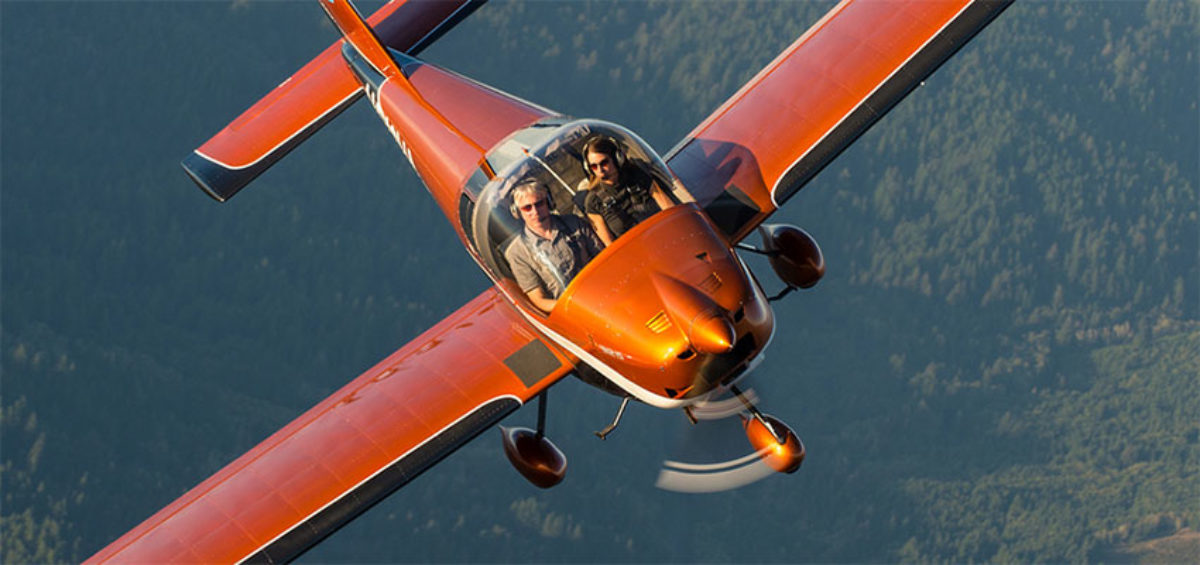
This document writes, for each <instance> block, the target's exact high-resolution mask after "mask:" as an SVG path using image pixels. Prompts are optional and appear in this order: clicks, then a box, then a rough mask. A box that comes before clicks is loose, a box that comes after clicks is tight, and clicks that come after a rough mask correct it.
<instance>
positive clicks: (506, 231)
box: [89, 0, 1009, 563]
mask: <svg viewBox="0 0 1200 565" xmlns="http://www.w3.org/2000/svg"><path fill="white" fill-rule="evenodd" d="M1008 3H1009V1H1008V0H1001V1H981V0H938V1H930V0H893V1H889V2H878V1H871V0H844V1H843V2H842V3H840V4H838V5H837V6H836V7H834V8H833V9H832V10H831V11H830V12H829V13H828V14H826V15H825V16H824V17H823V18H822V19H821V20H820V21H818V22H817V23H816V24H815V25H813V26H812V28H810V29H809V30H808V31H807V32H805V33H804V34H803V35H802V36H801V37H800V38H799V39H797V40H796V41H795V42H794V43H793V44H792V45H791V46H790V47H788V48H787V49H786V50H785V51H784V52H783V53H781V54H780V55H779V56H778V57H777V58H776V59H775V60H774V61H772V62H771V63H770V64H769V65H767V67H766V68H764V69H763V70H762V71H761V72H759V73H758V75H757V76H755V77H754V78H753V79H751V80H750V81H749V82H748V83H746V84H745V85H744V86H743V87H742V88H741V89H740V90H739V91H738V92H737V93H736V94H734V95H733V96H732V97H731V98H730V99H729V100H728V101H726V102H725V103H724V104H723V105H721V106H720V107H719V108H718V109H717V110H716V111H715V112H713V113H712V115H710V116H709V117H708V118H707V119H705V120H704V121H703V122H701V123H700V124H699V125H698V126H697V127H696V128H695V129H694V130H692V132H691V133H689V134H687V136H685V137H684V138H683V139H682V140H681V141H680V142H679V143H678V144H677V145H676V146H675V147H674V148H673V149H672V150H671V151H670V152H668V153H667V154H666V156H665V157H659V156H658V154H656V153H655V151H654V150H653V149H651V148H650V147H649V146H648V145H647V144H646V143H645V142H643V141H642V140H641V139H640V138H638V136H637V135H635V134H633V133H632V132H630V131H629V130H627V129H625V128H622V127H620V126H618V125H615V124H611V123H606V122H602V121H597V120H578V119H573V118H570V117H567V116H563V115H561V114H558V113H556V112H554V111H552V110H548V109H546V108H543V107H541V106H538V105H536V104H533V103H530V102H526V101H524V100H521V99H519V98H516V97H514V96H511V95H508V94H505V93H503V92H500V91H498V90H496V89H494V88H491V87H488V86H485V85H483V84H480V83H478V82H474V81H472V80H471V79H468V78H465V77H463V76H461V75H458V74H455V73H452V72H449V71H446V70H444V69H441V68H438V67H437V66H435V65H432V64H429V63H426V62H424V61H421V60H420V59H417V58H416V55H417V54H419V53H420V51H421V50H422V49H424V48H425V47H427V46H428V45H430V44H431V43H432V42H433V41H435V40H436V39H437V38H438V37H440V36H441V35H442V34H443V33H445V32H446V31H447V30H448V29H450V28H451V27H453V26H454V25H455V24H456V23H457V22H459V21H460V20H462V19H463V18H465V17H466V16H467V15H468V14H470V13H471V12H472V11H473V10H475V9H476V8H477V7H478V5H479V4H481V2H479V1H477V0H438V1H428V0H419V1H418V0H413V1H409V0H394V1H392V2H390V3H388V4H386V5H385V6H383V7H382V8H380V9H379V10H378V11H377V12H376V13H375V14H374V15H372V16H371V17H370V18H369V19H367V20H364V19H363V18H362V17H361V16H360V15H359V14H358V13H357V12H356V11H355V9H354V7H353V6H351V5H350V3H349V2H348V0H320V4H321V6H322V7H323V8H324V9H325V11H326V13H327V14H328V15H329V17H330V19H331V20H333V22H334V24H335V25H336V26H337V28H338V29H339V30H340V31H341V33H342V35H343V38H342V39H340V40H338V41H337V42H336V43H334V44H333V45H332V46H330V47H329V48H327V49H326V50H325V51H324V52H322V53H321V54H320V55H318V56H317V57H316V58H315V59H313V60H312V61H311V62H310V63H308V64H307V65H305V66H304V67H303V68H301V69H300V70H299V71H298V72H297V73H295V74H294V75H292V77H291V78H289V79H288V80H286V81H284V82H283V83H282V84H280V85H279V86H278V87H277V88H275V90H273V91H272V92H271V93H270V94H268V95H267V96H266V97H264V98H263V99H262V100H260V101H259V102H258V103H256V104H255V105H254V106H252V107H251V108H250V109H249V110H247V111H246V112H245V113H243V114H242V115H241V116H240V117H238V118H237V119H236V120H234V121H233V122H232V123H230V124H229V126H227V127H226V128H225V129H223V130H222V131H221V132H219V133H218V134H217V135H216V136H214V137H213V138H212V139H210V140H209V141H207V142H206V143H204V144H203V145H202V146H201V147H200V148H199V149H197V150H196V151H195V152H194V153H192V154H191V155H188V156H187V157H186V158H185V159H184V161H183V167H184V169H185V170H186V171H187V173H188V174H189V175H190V176H191V178H192V179H193V180H194V181H195V182H196V183H197V184H199V185H200V187H201V188H203V189H204V190H205V191H206V192H207V193H208V194H209V195H211V196H212V197H213V198H216V199H217V200H220V201H225V200H227V199H228V198H230V197H232V196H233V195H234V194H235V193H237V192H238V191H239V190H241V189H242V187H244V186H245V185H246V184H248V183H249V182H250V181H251V180H253V179H254V178H255V177H256V176H257V175H259V174H260V173H262V172H263V171H264V170H266V169H267V168H268V167H270V166H271V165H272V164H274V163H275V162H276V161H278V160H279V159H280V158H282V157H283V156H284V155H286V154H287V153H288V152H289V151H290V150H292V149H293V148H295V147H296V146H297V145H299V144H300V143H301V142H302V141H304V140H305V139H306V138H308V136H310V135H312V134H313V133H314V132H315V131H316V130H318V129H320V128H321V126H323V125H324V124H326V123H328V122H329V121H330V120H332V119H333V118H334V117H336V116H337V115H338V113H339V112H341V111H342V110H344V109H345V108H347V107H348V106H349V105H350V104H352V103H354V102H355V101H356V100H358V99H359V98H360V97H363V96H365V98H366V99H367V100H368V101H369V103H370V104H371V105H372V107H374V108H375V110H376V111H377V112H378V114H379V117H380V118H381V119H382V120H383V123H384V125H385V126H386V127H387V130H388V131H389V132H390V133H391V135H392V137H393V138H394V139H395V141H396V143H397V144H398V145H399V146H400V151H401V153H403V154H404V157H405V158H406V159H408V161H409V162H410V163H411V164H412V166H413V168H414V169H416V172H417V174H418V175H419V176H420V178H421V179H422V181H424V183H425V185H426V187H428V190H429V192H430V194H431V195H432V196H433V197H434V199H435V200H436V201H437V203H438V205H439V206H440V207H441V209H442V212H443V213H444V214H445V215H446V218H447V219H448V220H449V221H450V223H451V225H453V226H454V228H455V230H456V231H457V233H458V236H459V238H460V239H461V240H462V243H463V245H464V246H465V247H466V249H467V252H468V254H469V255H470V256H471V258H472V259H474V260H475V261H476V262H477V263H478V264H479V266H480V267H481V268H482V269H483V270H484V272H485V273H487V275H488V277H490V278H491V280H492V281H493V283H494V285H493V286H492V287H491V288H488V289H486V290H484V291H483V292H482V293H481V294H480V295H479V296H478V297H476V298H475V299H473V300H471V301H470V302H468V303H467V304H466V305H464V306H463V307H461V308H460V309H459V310H458V311H456V312H454V313H453V314H451V315H450V316H449V317H447V318H446V319H445V320H443V321H442V322H440V323H438V324H437V325H436V326H434V327H433V328H431V329H429V330H428V331H426V332H425V333H424V334H422V335H421V336H419V337H417V338H416V339H415V340H413V341H412V342H411V343H408V344H407V345H405V346H403V347H401V348H400V349H399V350H398V351H396V352H395V353H393V354H392V355H391V356H389V357H388V358H386V359H384V360H383V361H382V362H380V363H379V364H378V365H376V366H375V367H373V368H371V369H370V370H368V371H367V372H366V373H364V374H363V375H361V376H359V377H358V378H356V379H354V380H353V381H351V382H350V383H348V384H347V385H345V386H344V387H343V388H342V389H340V390H338V391H337V392H336V393H334V394H333V395H332V396H330V397H329V398H327V399H326V400H324V401H322V402H321V403H320V404H318V405H317V406H315V407H314V408H312V409H311V410H309V411H308V412H306V413H304V414H303V415H301V416H300V417H299V418H297V419H296V420H295V421H293V422H292V423H290V424H289V425H288V426H286V427H284V428H283V429H282V430H280V431H278V432H276V433H275V434H274V435H272V436H271V437H269V438H267V439H266V440H265V441H263V442H262V443H261V444H259V445H258V446H257V447H255V448H254V449H252V450H251V451H250V452H248V453H246V454H245V455H243V456H241V457H239V458H238V459H236V460H235V461H233V462H232V463H230V464H229V465H227V466H226V467H225V468H223V469H222V470H221V471H219V472H218V473H217V474H215V475H213V476H212V477H210V478H209V479H207V480H205V481H204V482H202V483H201V484H200V485H198V486H196V487H195V488H193V489H192V490H190V491H189V492H187V493H186V494H184V495H183V496H182V497H181V498H179V499H178V500H176V501H175V502H173V503H172V504H170V505H169V506H167V507H166V508H164V509H162V510H161V511H159V512H158V513H156V514H154V515H153V516H151V517H150V518H149V519H147V520H146V521H145V522H143V523H142V524H141V525H139V526H137V527H136V528H134V529H133V530H131V531H130V532H128V533H127V534H125V535H124V536H122V537H121V538H119V539H117V540H116V541H114V542H113V543H112V544H110V545H109V546H108V547H106V548H104V549H103V550H101V551H100V552H99V553H97V554H96V555H94V556H93V557H92V558H91V559H89V562H93V563H98V562H108V561H115V562H168V561H171V562H178V561H190V562H242V561H252V562H278V561H288V560H291V559H294V558H295V557H297V556H298V555H300V554H301V553H303V552H304V551H305V550H307V549H308V548H310V547H312V546H313V545H314V544H316V543H317V542H319V541H320V540H322V539H323V538H325V537H326V536H328V535H330V534H331V533H332V532H334V531H335V530H337V529H338V528H340V527H341V526H343V525H344V524H346V523H347V522H349V521H350V520H352V519H353V518H354V517H356V516H358V515H359V514H361V513H362V512H364V511H365V510H366V509H368V508H369V507H371V506H372V505H374V504H375V503H377V502H379V501H380V500H382V499H383V498H384V497H386V496H387V495H389V494H391V493H392V492H394V491H395V490H396V489H398V488H400V487H401V486H402V485H404V484H405V483H407V482H408V481H410V480H412V479H413V478H414V477H416V476H417V475H419V474H420V473H421V472H423V471H425V470H426V469H428V468H430V467H431V466H433V465H434V464H435V463H437V462H438V461H440V460H441V459H442V458H444V457H446V456H447V455H449V454H450V453H451V452H453V451H454V450H455V449H457V448H458V447H460V446H462V445H463V444H464V443H466V442H467V441H469V440H471V439H472V438H474V437H475V436H477V435H479V434H480V433H482V432H483V431H485V430H487V429H488V428H490V427H492V426H494V425H496V424H497V423H498V422H500V421H501V420H502V419H503V418H504V417H505V416H507V415H508V414H511V413H512V412H514V411H515V410H517V409H518V408H520V407H521V406H522V405H523V404H525V403H526V402H529V401H531V400H533V399H534V398H537V399H539V402H538V409H539V410H538V411H539V417H538V425H537V430H529V429H523V428H501V431H502V438H503V445H504V450H505V453H506V455H507V456H508V458H509V459H510V460H511V462H512V463H513V465H514V466H515V467H516V468H517V470H518V471H520V472H521V474H522V475H524V476H525V477H526V478H527V479H529V480H530V481H531V482H532V483H534V484H536V485H538V486H540V487H549V486H552V485H554V484H557V483H558V482H559V481H561V480H562V478H563V476H564V472H565V470H566V458H565V457H564V456H563V454H562V453H561V452H560V451H559V450H558V449H557V448H556V447H555V446H554V444H552V443H551V442H550V441H549V440H548V439H546V438H545V436H544V429H543V425H544V421H545V409H546V393H547V389H548V388H549V387H550V386H551V385H553V384H554V383H556V382H558V381H559V380H560V379H562V378H563V377H565V376H567V375H571V374H574V375H577V376H578V377H580V378H581V379H583V380H584V381H585V382H588V383H589V384H593V385H595V386H597V387H599V388H601V389H603V390H606V391H608V392H611V393H613V394H616V395H617V396H619V397H621V398H622V399H623V400H622V404H621V410H620V411H619V412H618V413H617V417H616V419H615V420H614V421H613V423H612V424H611V425H610V426H608V427H607V428H605V429H604V430H602V431H600V432H597V435H600V436H601V437H602V438H603V437H604V436H605V435H607V433H608V432H610V431H612V429H613V428H614V427H615V426H616V424H617V423H618V421H619V420H620V416H621V413H623V411H624V409H625V406H626V404H627V403H628V402H629V400H631V399H633V400H638V401H640V402H643V403H645V404H648V405H650V406H654V407H658V408H664V409H680V410H682V411H684V413H685V414H686V415H687V416H688V417H689V418H691V419H692V421H693V422H695V421H696V419H697V418H705V417H709V416H710V415H711V413H714V412H721V411H725V412H729V411H730V404H733V406H734V410H732V411H733V412H736V413H740V414H741V416H742V420H743V423H744V426H745V431H746V436H747V439H748V441H749V444H750V446H751V447H752V448H753V449H754V459H755V461H756V462H759V463H761V464H763V465H764V466H765V467H766V468H769V469H772V470H773V471H772V472H774V471H778V472H783V473H791V472H793V471H795V470H796V469H797V468H798V467H799V466H800V464H801V462H802V461H803V459H804V454H805V451H804V446H803V444H802V443H801V442H800V440H799V439H798V438H797V437H796V434H795V433H794V432H793V431H792V430H791V429H789V428H788V427H787V426H786V425H784V424H783V423H782V422H780V421H779V420H777V419H775V418H772V417H770V416H767V415H764V414H762V413H761V412H760V411H759V410H758V409H757V408H756V407H755V404H754V401H753V398H752V397H751V395H749V394H746V393H745V392H743V391H742V390H740V389H739V388H738V384H739V381H740V379H741V378H742V377H743V376H744V375H746V374H747V373H748V372H749V371H750V369H751V368H753V367H754V365H755V363H756V361H757V360H759V359H760V354H761V353H762V351H763V350H764V349H765V348H766V347H767V345H768V344H769V343H770V341H771V338H772V335H773V334H774V328H775V320H774V316H773V314H772V310H771V307H770V306H769V304H768V303H769V301H770V300H772V299H774V298H777V297H771V298H768V297H767V296H766V295H765V294H764V292H763V290H762V289H761V288H760V286H759V283H758V281H757V280H756V279H755V278H754V276H753V275H751V273H750V270H749V269H748V267H747V266H746V264H745V263H744V262H743V261H742V259H741V258H740V257H739V256H738V254H737V253H736V252H735V249H744V250H750V251H756V252H760V253H763V254H766V255H767V256H768V257H769V260H770V262H771V265H772V267H773V268H774V270H775V272H776V274H777V275H778V276H779V278H780V279H781V280H782V281H783V282H784V283H785V284H786V285H787V287H786V290H785V291H784V292H782V293H780V295H779V296H782V295H783V294H786V293H787V292H788V291H790V290H792V289H795V288H806V287H810V286H812V285H813V284H816V282H817V281H818V280H819V279H820V278H821V276H822V275H823V273H824V269H825V265H824V259H823V258H822V255H821V251H820V248H819V247H818V246H817V244H816V242H815V241H814V240H813V239H812V238H811V237H810V236H808V234H806V233H805V232H803V231H802V230H800V229H799V228H795V227H791V226H784V225H767V224H763V222H764V220H766V219H767V218H768V217H769V216H770V215H771V214H772V213H773V212H774V211H775V210H776V209H778V208H779V207H780V206H781V205H782V204H783V203H784V202H786V201H787V200H788V199H789V198H791V197H792V196H793V195H794V194H796V192H797V191H798V190H800V188H801V187H803V186H804V185H805V184H806V183H807V182H808V181H809V180H810V179H812V178H813V177H814V176H815V175H816V174H817V173H818V172H819V171H820V170H821V169H822V168H823V167H824V166H825V165H827V164H828V163H829V162H830V161H831V160H832V159H833V158H834V157H836V156H837V155H838V154H839V153H840V152H841V151H842V150H844V149H845V148H846V147H848V146H849V145H850V144H851V143H852V142H853V141H854V140H855V139H857V138H858V136H859V135H861V134H862V133H863V132H864V131H866V130H867V129H868V128H869V127H870V126H871V125H873V124H874V123H875V122H876V121H877V120H878V119H879V118H880V117H882V115H883V114H884V113H886V112H887V111H888V110H890V109H891V108H892V107H893V106H895V104H896V103H897V102H899V101H900V100H901V99H902V98H903V97H904V96H905V95H907V94H908V93H909V92H910V91H911V90H913V89H914V88H915V87H916V86H918V85H919V84H920V82H921V81H922V80H924V79H925V78H926V77H927V76H928V75H929V74H930V73H932V72H933V71H934V70H935V69H936V68H937V67H938V66H939V65H941V63H942V62H944V61H945V60H946V59H948V58H949V57H950V56H951V55H953V54H954V53H955V52H956V51H957V50H958V49H959V48H960V47H962V46H963V45H964V44H965V43H966V42H967V41H968V40H969V39H970V38H972V37H973V36H974V35H975V34H977V33H978V32H979V31H980V30H981V29H983V28H984V27H985V26H986V25H987V24H988V23H990V22H991V21H992V20H993V19H994V18H995V17H996V16H998V15H999V14H1000V13H1001V12H1002V11H1003V10H1004V8H1005V7H1007V5H1008ZM753 232H758V233H759V234H760V236H761V238H762V241H763V245H762V249H754V248H750V247H748V246H747V245H746V244H744V243H742V241H743V239H745V238H746V237H747V236H749V235H750V234H751V233H753ZM601 236H603V237H601ZM606 243H607V245H606ZM718 398H724V399H725V400H724V401H723V402H724V405H723V406H722V405H721V402H718V401H717V399H718ZM676 472H677V473H678V472H679V471H678V470H676ZM683 490H687V488H686V487H685V488H684V489H683ZM692 490H704V488H703V487H700V488H695V489H692Z"/></svg>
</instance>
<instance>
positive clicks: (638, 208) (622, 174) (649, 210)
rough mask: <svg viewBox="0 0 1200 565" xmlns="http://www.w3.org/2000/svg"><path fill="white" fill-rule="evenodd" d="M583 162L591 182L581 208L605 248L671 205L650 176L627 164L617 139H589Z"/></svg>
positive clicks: (667, 197)
mask: <svg viewBox="0 0 1200 565" xmlns="http://www.w3.org/2000/svg"><path fill="white" fill-rule="evenodd" d="M583 159H584V168H585V172H586V173H587V176H588V178H589V179H590V181H589V182H588V183H587V190H588V192H587V198H586V199H585V200H584V205H583V207H584V211H585V212H586V213H587V217H588V220H589V221H591V223H592V227H593V228H595V230H596V235H597V236H599V237H600V240H601V241H603V242H604V245H606V246H607V245H611V244H612V242H613V241H614V240H615V239H617V238H618V237H621V234H623V233H625V232H627V231H629V229H630V228H632V227H633V226H635V225H637V224H638V223H640V222H641V221H642V220H645V219H646V218H649V217H650V216H652V215H654V213H655V212H658V211H659V210H664V209H666V208H670V207H671V206H672V205H674V202H672V200H671V198H670V197H669V196H667V193H666V192H665V191H664V190H663V188H662V187H661V186H659V184H658V182H656V181H655V180H654V178H653V177H651V176H650V175H649V174H647V173H646V171H643V170H642V169H641V167H638V166H637V165H635V164H633V163H630V162H628V160H627V159H626V157H625V152H624V151H623V150H622V149H621V146H620V143H619V142H618V141H617V140H615V139H613V138H611V137H608V136H605V135H598V136H596V137H593V138H591V139H589V140H588V142H587V143H585V144H584V146H583Z"/></svg>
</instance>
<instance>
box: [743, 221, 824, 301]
mask: <svg viewBox="0 0 1200 565" xmlns="http://www.w3.org/2000/svg"><path fill="white" fill-rule="evenodd" d="M758 233H759V235H761V236H762V242H763V251H765V252H766V253H767V257H768V258H769V260H770V262H771V268H772V269H774V270H775V275H776V276H778V277H779V279H780V280H782V281H783V282H784V283H786V284H787V285H788V286H794V287H798V288H811V287H812V286H813V285H815V284H817V281H820V280H821V277H823V276H825V256H824V255H822V254H821V247H820V246H819V245H817V240H815V239H813V237H812V236H811V235H809V234H808V232H806V231H804V230H802V229H800V228H798V227H796V226H792V225H788V224H763V225H761V226H759V227H758Z"/></svg>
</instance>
